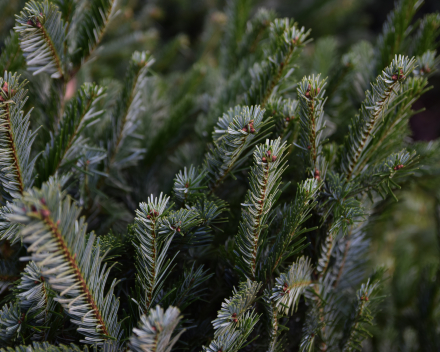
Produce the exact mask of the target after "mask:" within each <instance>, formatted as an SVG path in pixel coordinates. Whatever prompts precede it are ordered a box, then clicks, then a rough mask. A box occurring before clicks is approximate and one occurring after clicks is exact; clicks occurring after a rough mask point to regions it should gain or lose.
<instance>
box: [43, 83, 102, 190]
mask: <svg viewBox="0 0 440 352" xmlns="http://www.w3.org/2000/svg"><path fill="white" fill-rule="evenodd" d="M104 93H105V89H103V88H101V87H99V86H97V85H95V84H88V83H86V84H84V85H83V86H82V87H81V88H80V89H79V91H78V93H77V96H76V97H75V98H74V99H72V100H71V101H70V102H69V103H68V105H67V106H66V108H65V112H64V116H63V118H62V120H61V122H60V124H59V126H58V128H57V131H58V132H57V133H56V134H55V135H51V141H50V142H49V143H47V145H46V148H45V150H44V152H43V154H42V156H41V158H40V160H39V162H38V167H37V172H38V175H39V182H40V184H41V183H43V182H45V181H47V180H48V179H49V177H50V176H53V175H54V174H55V173H56V172H57V170H59V169H60V168H61V167H63V166H65V165H68V164H72V163H75V162H76V161H77V160H78V159H79V157H80V155H81V153H82V152H83V150H82V149H84V144H85V142H86V140H85V139H84V138H83V137H82V136H81V133H82V131H83V130H84V129H85V128H87V127H88V126H90V125H91V124H92V123H94V122H96V121H97V119H98V118H99V117H100V116H101V115H102V113H103V111H102V110H98V111H97V109H96V104H97V102H98V101H99V100H100V99H101V98H102V97H103V96H104Z"/></svg>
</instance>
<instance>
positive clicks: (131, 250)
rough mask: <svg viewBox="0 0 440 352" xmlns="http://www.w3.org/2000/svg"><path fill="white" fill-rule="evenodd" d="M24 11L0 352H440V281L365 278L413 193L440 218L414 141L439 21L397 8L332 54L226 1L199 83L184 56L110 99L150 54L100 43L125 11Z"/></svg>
mask: <svg viewBox="0 0 440 352" xmlns="http://www.w3.org/2000/svg"><path fill="white" fill-rule="evenodd" d="M17 3H20V1H17ZM323 3H325V1H324V2H323ZM124 4H125V3H124ZM22 5H23V8H22V9H21V11H20V12H19V13H18V14H17V15H16V18H15V25H14V27H13V30H12V31H11V32H10V33H9V34H8V37H7V39H6V40H5V42H4V46H3V48H2V49H1V55H0V70H1V72H2V76H1V78H0V119H1V123H0V184H1V200H2V206H1V209H0V238H1V246H0V254H1V256H0V282H1V285H0V288H1V298H2V306H1V310H0V343H1V347H2V349H1V351H89V350H90V351H92V350H93V351H96V350H103V351H123V350H132V351H145V352H147V351H148V352H149V351H156V352H165V351H171V350H173V351H183V350H185V351H200V350H203V351H207V352H208V351H209V352H219V351H221V352H234V351H239V350H242V351H271V352H276V351H298V350H299V351H354V350H361V349H362V348H364V349H366V350H369V349H373V350H384V351H385V350H386V351H394V350H395V351H400V350H402V349H401V348H402V346H406V348H407V349H405V350H408V351H413V350H414V351H415V350H426V351H434V350H439V349H440V331H439V327H440V324H439V322H440V308H439V303H440V281H439V280H440V279H439V278H440V266H439V264H438V262H432V263H430V265H429V266H426V267H425V269H424V276H422V277H421V279H420V280H419V281H418V290H416V291H417V292H415V293H414V292H407V293H406V294H407V297H406V298H405V294H404V293H403V292H399V290H398V287H397V286H396V287H394V286H390V285H389V284H387V283H386V281H387V279H388V281H389V279H391V278H393V277H396V278H398V277H402V276H399V275H402V274H401V273H399V272H398V270H396V272H395V273H393V272H391V271H390V270H387V267H386V266H378V267H374V266H373V265H372V263H371V261H370V260H369V256H370V252H371V248H372V240H371V239H372V237H373V236H372V235H371V233H372V232H373V231H379V232H380V231H384V230H383V229H382V228H381V226H380V224H381V223H382V224H383V219H384V218H385V219H386V218H387V217H388V218H392V216H393V213H392V212H390V210H389V209H392V207H393V204H394V203H395V202H396V201H397V200H398V198H401V197H403V198H404V199H405V193H404V190H410V189H411V188H414V187H423V188H424V189H425V190H427V192H428V193H433V194H434V196H433V197H434V198H435V199H436V200H437V199H440V193H438V187H437V186H438V184H439V181H440V177H439V175H438V174H439V171H440V169H439V165H440V164H439V162H440V158H439V152H440V145H439V144H438V143H437V142H429V143H428V142H414V141H413V140H412V139H411V138H410V135H411V133H410V130H409V126H408V122H409V119H410V118H411V117H412V116H413V115H415V114H416V113H417V112H418V111H416V110H415V109H414V108H413V105H414V103H415V102H416V101H418V100H419V98H420V97H421V96H422V95H423V94H424V93H425V92H427V91H428V90H429V89H430V88H431V87H430V79H431V78H432V77H433V76H434V75H435V73H436V68H437V67H438V64H439V62H440V56H438V55H437V52H436V48H437V46H438V41H437V40H438V37H439V34H440V14H428V15H426V16H424V17H423V18H421V19H420V20H418V21H415V20H414V16H415V15H416V12H417V10H418V9H419V7H420V6H421V1H419V0H401V1H398V2H397V3H396V4H395V8H394V10H393V11H392V12H391V13H390V14H389V16H388V18H387V20H386V23H385V24H384V25H383V30H382V33H381V34H380V36H379V37H378V38H377V40H375V41H372V42H369V41H360V42H358V43H356V44H354V45H352V46H351V47H349V48H348V49H347V51H346V53H344V54H343V55H341V56H339V54H338V50H337V42H336V41H335V40H334V39H333V38H331V37H326V38H321V39H319V40H318V41H316V42H312V32H311V30H310V29H307V28H304V27H303V26H302V25H301V17H300V18H297V21H298V22H295V21H293V20H292V19H289V18H278V16H277V14H276V13H275V12H274V11H272V10H266V9H256V8H254V3H253V2H252V1H250V0H228V1H227V2H226V4H225V8H224V11H223V12H218V11H217V12H214V13H213V14H212V15H211V17H210V19H209V20H207V22H206V24H205V26H206V28H205V29H204V32H203V38H202V39H201V42H202V44H201V45H200V48H201V49H200V52H199V53H198V54H197V59H195V60H194V63H193V64H192V65H190V67H189V68H187V69H186V70H182V68H181V67H178V65H177V64H176V63H175V59H176V57H177V56H178V55H179V53H180V52H182V50H184V47H185V46H187V45H188V43H186V44H185V41H186V38H183V37H182V36H179V37H177V38H175V39H173V40H171V41H169V42H168V43H167V45H165V46H164V47H163V48H161V49H160V50H158V49H153V51H154V53H152V52H150V51H147V50H146V51H142V50H140V51H134V52H133V53H132V55H131V58H130V59H129V62H128V63H127V65H126V68H125V75H124V76H123V77H122V76H120V77H119V76H118V75H116V76H117V77H116V78H117V80H115V79H112V78H111V76H112V74H111V73H109V72H108V71H107V72H106V68H108V62H106V60H105V58H106V57H108V56H110V57H111V55H114V54H115V52H117V51H119V50H120V49H121V47H124V48H125V50H129V49H127V48H129V47H130V45H131V44H133V43H137V42H139V41H142V40H145V41H146V42H150V41H154V38H151V36H153V34H152V33H151V32H138V31H129V34H126V35H125V34H120V35H115V34H114V33H113V37H116V38H117V39H114V40H113V41H109V42H108V43H107V45H106V46H102V45H101V44H102V43H101V42H102V41H103V40H104V38H105V36H104V35H105V33H106V30H108V29H111V28H112V26H115V24H114V23H116V24H118V23H121V19H120V17H121V16H124V15H121V12H120V11H118V9H119V8H120V7H121V5H118V4H117V3H116V1H115V0H87V1H86V0H84V1H81V0H43V1H35V0H31V1H29V2H26V3H23V4H22ZM150 5H151V4H150ZM150 5H148V6H146V7H145V11H150V13H152V11H154V8H151V6H150ZM2 6H4V8H7V7H8V6H11V7H13V5H11V4H10V5H4V4H3V5H2ZM149 6H150V7H149ZM9 8H10V7H9ZM127 8H128V5H127V7H124V6H122V9H125V10H126V9H127ZM156 11H157V8H156ZM4 13H7V12H6V11H5V12H4ZM126 14H127V13H125V15H126ZM159 15H160V14H158V13H156V16H159ZM8 16H9V14H8ZM118 21H119V22H118ZM121 27H122V26H121ZM121 33H124V32H123V30H122V29H121ZM149 36H150V39H148V38H149ZM139 38H141V39H142V40H140V39H139ZM145 38H147V39H145ZM145 47H148V44H145ZM145 47H144V48H145ZM173 65H177V67H173ZM91 72H101V73H102V72H106V73H105V74H103V75H102V76H104V77H107V78H106V79H100V80H99V84H97V83H92V79H90V78H93V73H91ZM98 76H100V74H98ZM32 106H33V107H34V108H33V109H32ZM433 190H434V191H433ZM438 204H440V203H438ZM439 209H440V207H439ZM439 213H440V212H439ZM381 221H382V222H381ZM378 224H379V225H378ZM439 228H440V227H439ZM439 238H440V237H439ZM402 241H403V239H402ZM414 248H418V247H417V246H415V247H414ZM383 264H386V263H383ZM388 269H389V268H388ZM410 272H411V269H410V268H406V274H409V273H410ZM404 273H405V272H404ZM393 275H396V276H393ZM413 275H414V274H413ZM416 276H417V275H416ZM390 287H392V288H393V289H394V290H395V291H393V290H392V289H390ZM406 287H407V286H406ZM390 290H391V292H390ZM387 296H388V297H387ZM390 297H392V298H390ZM414 297H415V298H414ZM405 299H406V301H405ZM393 300H394V301H393ZM399 300H400V301H401V302H403V303H402V304H401V305H400V306H399V303H398V302H400V301H399ZM383 302H386V304H384V303H383ZM396 302H397V303H396ZM405 302H406V303H405ZM390 307H394V308H390ZM393 309H395V310H397V311H398V312H397V313H395V312H394V313H393V312H392V310H393ZM399 309H401V311H400V310H399ZM380 310H382V312H381V313H378V312H379V311H380ZM402 312H408V313H402ZM376 314H379V315H378V316H377V317H378V319H377V320H378V323H379V326H380V327H381V328H382V331H380V329H376V330H375V329H374V324H375V320H376V319H375V317H376ZM399 314H402V316H403V315H404V314H407V317H406V319H408V321H405V320H402V321H401V322H398V323H394V322H389V320H390V317H393V316H398V315H399ZM411 314H412V315H411ZM411 329H412V330H411ZM408 331H409V332H408ZM411 334H412V335H411Z"/></svg>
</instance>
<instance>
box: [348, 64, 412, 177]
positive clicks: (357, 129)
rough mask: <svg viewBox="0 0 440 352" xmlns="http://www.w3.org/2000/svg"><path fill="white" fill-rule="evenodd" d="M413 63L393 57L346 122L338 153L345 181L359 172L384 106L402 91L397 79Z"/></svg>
mask: <svg viewBox="0 0 440 352" xmlns="http://www.w3.org/2000/svg"><path fill="white" fill-rule="evenodd" d="M414 65H415V60H414V59H411V60H410V59H408V58H407V57H402V56H399V57H397V56H396V57H395V59H394V60H393V62H392V63H391V65H390V66H388V67H387V68H386V69H385V70H384V71H383V73H382V75H381V76H379V77H378V78H377V79H376V83H375V84H372V91H368V92H367V97H366V99H365V101H364V102H363V103H362V106H361V109H360V113H359V115H357V116H356V117H355V118H354V120H353V121H352V123H351V125H350V129H349V135H348V136H347V138H346V141H345V145H344V149H343V152H342V156H341V169H342V170H343V171H344V172H345V174H346V175H347V179H348V180H349V179H351V178H352V177H355V176H356V175H357V174H359V172H361V171H362V170H360V169H359V159H360V158H361V157H362V155H363V153H364V150H365V149H366V148H367V147H368V145H369V143H370V141H371V140H372V138H373V137H374V135H375V133H376V131H377V128H378V125H379V124H380V122H381V120H382V118H383V116H384V114H385V112H386V109H387V107H388V105H389V104H391V103H392V102H393V101H394V100H395V99H396V98H398V97H399V96H400V95H401V94H402V93H401V91H400V88H401V84H402V83H401V82H402V81H404V80H405V78H406V77H407V75H408V74H409V73H411V72H412V70H413V69H414Z"/></svg>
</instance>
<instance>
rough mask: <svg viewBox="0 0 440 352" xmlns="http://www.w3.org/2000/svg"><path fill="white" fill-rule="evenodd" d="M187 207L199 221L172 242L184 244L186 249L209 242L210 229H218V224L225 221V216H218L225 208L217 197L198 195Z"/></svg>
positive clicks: (211, 237) (211, 236)
mask: <svg viewBox="0 0 440 352" xmlns="http://www.w3.org/2000/svg"><path fill="white" fill-rule="evenodd" d="M187 208H188V209H190V210H191V211H192V212H193V213H194V214H196V216H197V219H199V220H200V222H199V223H198V224H197V226H195V227H193V228H192V229H190V230H189V231H188V232H187V234H185V236H184V237H180V238H176V239H175V242H174V243H175V244H176V245H177V246H184V247H186V249H191V248H194V247H196V246H204V245H206V244H209V243H211V242H212V240H213V235H212V230H213V229H214V228H217V229H218V227H217V225H218V224H221V223H223V222H226V219H225V218H221V217H220V215H222V214H223V212H225V211H226V210H227V208H226V203H225V202H224V201H222V200H219V199H217V200H208V199H206V198H205V197H204V196H203V197H199V198H198V199H197V200H196V201H195V202H194V204H193V205H192V206H191V207H189V206H188V205H187ZM220 231H221V230H220Z"/></svg>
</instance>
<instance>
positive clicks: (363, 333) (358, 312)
mask: <svg viewBox="0 0 440 352" xmlns="http://www.w3.org/2000/svg"><path fill="white" fill-rule="evenodd" d="M378 285H379V283H378V282H375V283H370V280H368V282H367V283H366V284H362V286H361V288H360V289H359V291H358V292H357V302H356V305H355V307H354V310H353V312H352V314H351V317H350V318H349V319H348V320H347V321H346V327H345V331H344V337H343V339H342V341H341V346H340V347H341V350H342V351H360V350H361V349H362V341H363V340H364V339H365V338H367V337H370V336H372V335H371V333H370V332H369V331H368V330H366V328H365V327H366V326H367V325H373V311H372V308H373V305H372V303H375V302H374V301H375V297H374V296H375V295H376V293H377V290H378ZM376 301H377V299H376Z"/></svg>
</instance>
